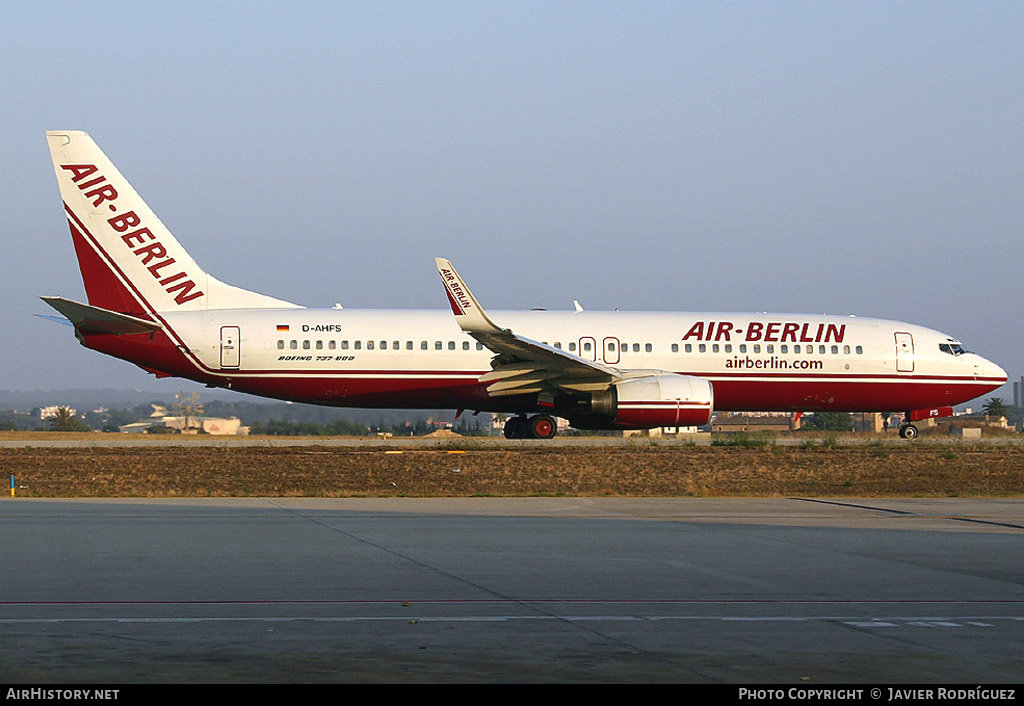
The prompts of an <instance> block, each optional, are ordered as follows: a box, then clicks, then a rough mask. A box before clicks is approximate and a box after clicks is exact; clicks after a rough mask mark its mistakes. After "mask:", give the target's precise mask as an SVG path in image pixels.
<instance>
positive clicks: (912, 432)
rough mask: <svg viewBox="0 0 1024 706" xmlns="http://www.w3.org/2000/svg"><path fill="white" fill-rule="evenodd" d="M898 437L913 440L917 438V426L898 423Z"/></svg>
mask: <svg viewBox="0 0 1024 706" xmlns="http://www.w3.org/2000/svg"><path fill="white" fill-rule="evenodd" d="M900 438H901V439H909V440H911V441H913V440H914V439H916V438H917V427H915V426H914V425H913V424H900Z"/></svg>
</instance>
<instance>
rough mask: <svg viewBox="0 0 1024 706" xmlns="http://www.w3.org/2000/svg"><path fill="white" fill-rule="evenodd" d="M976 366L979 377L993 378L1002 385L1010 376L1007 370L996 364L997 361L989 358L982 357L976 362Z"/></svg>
mask: <svg viewBox="0 0 1024 706" xmlns="http://www.w3.org/2000/svg"><path fill="white" fill-rule="evenodd" d="M979 358H980V356H979ZM974 368H975V374H976V375H977V376H978V377H984V378H991V379H992V380H993V382H998V383H999V384H1000V385H1002V384H1003V383H1005V382H1006V381H1007V380H1008V379H1009V376H1008V375H1007V374H1006V371H1005V370H1003V369H1002V368H1001V367H999V366H998V365H996V364H995V363H993V362H992V361H991V360H989V359H988V358H980V360H979V361H978V362H977V363H976V364H975V366H974Z"/></svg>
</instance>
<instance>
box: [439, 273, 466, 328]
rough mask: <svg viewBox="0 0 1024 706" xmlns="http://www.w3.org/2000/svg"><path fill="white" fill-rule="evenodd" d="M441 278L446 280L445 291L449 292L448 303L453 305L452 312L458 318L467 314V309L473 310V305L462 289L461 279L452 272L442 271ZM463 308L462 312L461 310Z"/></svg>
mask: <svg viewBox="0 0 1024 706" xmlns="http://www.w3.org/2000/svg"><path fill="white" fill-rule="evenodd" d="M441 278H442V279H443V280H444V283H445V285H446V286H445V289H446V290H447V291H448V301H449V302H450V303H451V305H452V311H453V312H454V313H455V314H456V316H458V315H461V314H464V313H466V309H472V308H473V305H472V304H471V303H470V301H469V297H468V296H466V293H465V292H464V291H463V289H462V284H461V283H460V282H459V278H458V277H456V276H455V274H454V273H453V272H452V271H451V270H447V269H444V268H442V269H441ZM460 308H461V311H460V310H459V309H460Z"/></svg>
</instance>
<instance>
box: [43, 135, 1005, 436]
mask: <svg viewBox="0 0 1024 706" xmlns="http://www.w3.org/2000/svg"><path fill="white" fill-rule="evenodd" d="M47 140H48V142H49V145H50V153H51V155H52V157H53V165H54V170H55V171H56V174H57V182H58V184H59V185H60V193H61V197H62V198H63V201H64V212H65V214H66V216H67V220H68V225H69V226H70V228H71V238H72V241H73V242H74V246H75V252H76V254H77V256H78V263H79V266H80V268H81V271H82V279H83V281H84V283H85V291H86V296H87V298H88V301H89V303H88V304H82V303H79V302H75V301H71V300H69V299H64V298H61V297H44V298H43V299H44V300H45V301H46V302H47V303H48V304H49V305H50V306H52V307H53V308H54V309H56V310H57V311H58V312H60V313H61V314H63V315H64V316H65V317H66V318H67V319H68V320H70V322H71V323H72V324H73V325H74V327H75V335H76V336H77V338H78V340H79V341H80V342H81V343H82V344H83V345H84V346H86V347H88V348H92V349H95V350H97V351H100V352H102V353H106V354H108V355H112V356H115V357H117V358H121V359H124V360H127V361H130V362H132V363H135V364H136V365H138V366H140V367H142V368H143V369H145V370H147V371H149V372H151V373H154V374H155V375H157V376H158V377H166V376H178V377H183V378H188V379H191V380H195V381H198V382H200V383H205V384H206V385H209V386H212V387H223V388H230V389H232V390H237V391H240V392H247V393H251V394H255V395H263V396H266V397H274V398H278V399H283V400H294V401H297V402H308V403H313V404H323V405H335V406H341V407H379V408H418V409H422V408H429V409H439V408H448V409H456V410H475V411H487V412H504V413H512V414H514V415H515V416H513V417H511V418H510V420H509V421H508V423H507V424H506V428H505V434H506V436H509V437H512V438H527V437H533V438H549V437H551V436H553V435H554V433H555V429H556V424H555V416H559V417H563V418H565V419H567V420H568V421H569V423H570V424H572V425H573V426H575V427H577V428H581V429H643V428H652V427H662V426H682V425H701V424H706V423H707V422H708V421H710V419H711V415H712V412H713V411H714V410H716V409H717V410H732V411H742V410H766V411H767V410H772V411H794V412H814V411H851V412H855V411H864V412H876V411H900V412H905V415H906V416H905V419H906V421H905V422H904V424H903V426H902V427H901V428H900V433H901V436H906V437H912V436H915V435H916V434H917V429H916V427H915V426H914V425H913V424H912V422H914V421H918V420H921V419H925V418H929V417H941V416H947V415H950V414H952V406H953V405H955V404H958V403H961V402H966V401H967V400H970V399H973V398H975V397H978V396H979V395H982V394H984V393H986V392H989V391H991V390H993V389H995V388H997V387H999V386H1000V385H1002V384H1003V383H1005V382H1006V373H1005V372H1004V371H1003V370H1002V369H1001V368H1000V367H999V366H998V365H995V364H994V363H992V362H990V361H988V360H986V359H984V358H982V357H981V356H979V355H975V354H974V353H970V352H968V351H967V350H966V349H965V348H964V346H963V345H962V344H961V343H960V342H959V341H957V340H956V339H954V338H951V337H950V336H947V335H946V334H944V333H940V332H938V331H934V330H931V329H927V328H923V327H921V326H915V325H913V324H907V323H903V322H900V321H885V320H880V319H865V318H859V317H839V316H808V315H802V314H757V315H743V314H693V313H667V312H658V313H629V312H620V311H615V312H590V311H583V310H582V307H579V306H576V307H575V309H576V310H575V311H571V312H570V311H566V312H554V311H495V312H492V313H490V314H488V313H487V312H485V311H484V310H483V309H482V308H481V307H480V304H479V302H478V301H477V300H476V298H475V297H474V296H473V294H472V293H471V292H470V289H469V287H468V286H466V283H465V281H464V280H463V279H462V278H461V277H460V276H459V274H458V273H457V272H456V271H455V268H454V267H452V265H451V263H450V262H448V261H447V260H444V259H438V260H437V261H436V265H437V269H438V272H439V274H440V276H441V281H442V283H443V285H444V289H445V292H446V294H447V298H448V303H449V305H450V308H451V312H450V313H449V312H447V311H443V310H442V311H417V310H361V311H355V310H348V309H339V308H335V309H326V310H324V309H307V308H305V307H302V306H299V305H297V304H292V303H290V302H287V301H282V300H280V299H275V298H272V297H268V296H265V295H263V294H257V293H255V292H250V291H247V290H244V289H240V288H238V287H233V286H231V285H228V284H225V283H223V282H220V281H219V280H217V279H215V278H214V277H212V276H211V275H208V274H207V273H206V272H204V271H203V270H202V269H201V268H200V267H199V265H198V264H196V262H195V260H193V259H192V258H191V257H190V256H189V255H188V253H187V252H185V250H184V249H183V248H182V246H181V245H180V244H179V242H178V241H177V240H176V239H175V238H174V236H173V235H171V233H170V231H169V230H167V228H166V227H165V226H164V225H163V224H162V223H161V222H160V220H159V219H158V218H157V217H156V215H155V214H154V213H153V211H151V210H150V209H149V207H148V206H146V204H145V202H143V201H142V199H141V198H140V197H139V195H138V194H137V193H136V192H135V190H134V189H133V188H132V187H131V185H130V184H129V183H128V182H127V181H126V180H125V178H124V177H123V176H122V175H121V173H120V172H119V171H118V170H117V169H116V168H115V167H114V165H113V164H112V163H111V162H110V160H108V159H107V157H106V156H105V155H104V154H103V153H102V152H101V151H100V149H99V148H98V147H97V146H96V144H95V143H94V142H93V140H92V138H90V137H89V135H88V134H86V133H84V132H74V131H55V132H48V133H47Z"/></svg>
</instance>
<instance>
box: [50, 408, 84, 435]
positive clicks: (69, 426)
mask: <svg viewBox="0 0 1024 706" xmlns="http://www.w3.org/2000/svg"><path fill="white" fill-rule="evenodd" d="M46 421H47V422H49V423H50V429H52V430H53V431H90V429H89V425H88V424H86V423H85V422H83V421H82V420H81V419H79V418H78V416H77V415H76V414H75V411H74V410H73V409H71V408H70V407H58V408H57V409H56V410H55V411H54V412H53V413H52V414H51V415H50V416H48V417H47V418H46Z"/></svg>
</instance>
